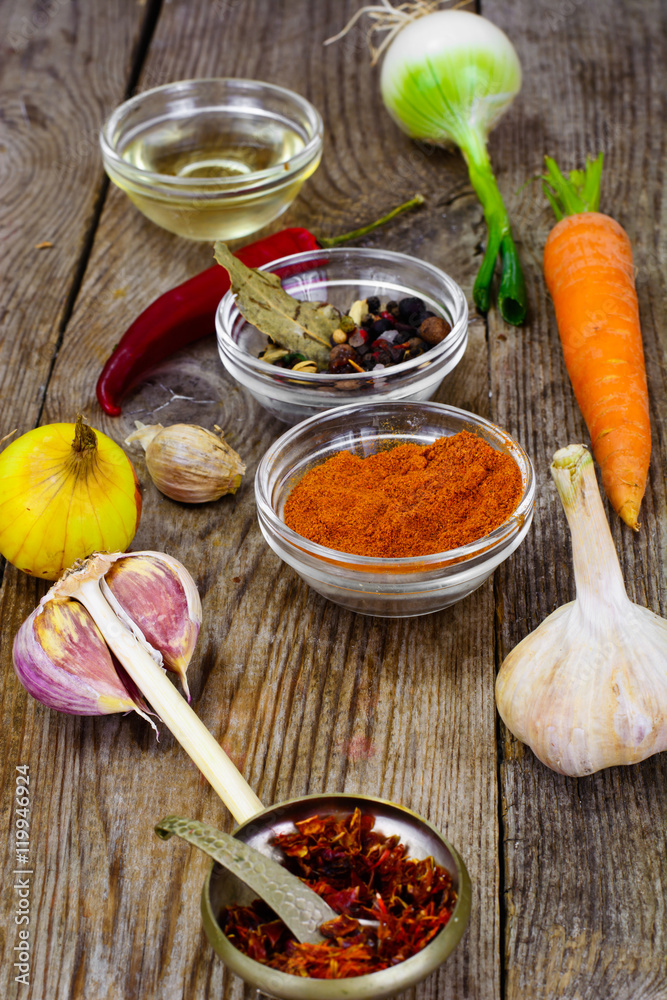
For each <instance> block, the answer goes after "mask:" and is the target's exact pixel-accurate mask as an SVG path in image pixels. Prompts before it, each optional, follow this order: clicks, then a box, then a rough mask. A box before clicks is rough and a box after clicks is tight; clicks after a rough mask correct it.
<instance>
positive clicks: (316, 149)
mask: <svg viewBox="0 0 667 1000" xmlns="http://www.w3.org/2000/svg"><path fill="white" fill-rule="evenodd" d="M100 144H101V147H102V158H103V160H104V167H105V170H106V172H107V174H108V175H109V177H110V178H111V180H112V181H113V182H114V184H117V185H118V187H119V188H121V189H122V190H123V191H125V193H126V194H127V195H128V197H129V198H130V199H131V200H132V201H133V202H134V204H135V205H136V206H137V208H139V209H140V211H142V212H143V214H144V215H145V216H147V217H148V218H149V219H151V220H152V221H153V222H156V223H157V224H158V225H159V226H162V227H163V229H168V230H169V232H172V233H177V234H178V235H179V236H186V237H188V238H189V239H192V240H207V241H209V242H210V241H212V240H217V239H220V240H235V239H238V238H239V237H241V236H247V235H248V234H249V233H254V232H256V230H258V229H261V228H262V227H263V226H265V225H267V223H269V222H271V221H272V220H273V219H275V218H277V217H278V216H279V215H281V214H282V212H284V211H285V209H286V208H288V207H289V205H290V204H291V203H292V202H293V201H294V199H295V198H296V196H297V194H298V193H299V190H300V188H301V185H302V184H303V182H304V181H305V180H306V178H308V177H310V175H311V174H312V173H314V171H315V170H316V169H317V166H318V164H319V162H320V157H321V155H322V119H321V117H320V115H319V113H318V112H317V111H316V110H315V108H314V107H313V106H312V105H311V104H309V102H308V101H306V100H305V99H304V98H303V97H300V96H299V95H298V94H295V93H293V92H292V91H291V90H285V88H284V87H276V86H274V85H273V84H270V83H263V82H261V81H260V80H235V79H224V78H223V79H203V80H181V81H179V82H177V83H167V84H165V85H164V86H162V87H155V88H154V89H153V90H147V91H146V92H145V93H143V94H138V95H137V96H136V97H133V98H131V99H130V100H129V101H126V102H125V103H124V104H121V105H120V107H118V108H116V110H115V111H114V112H113V114H112V115H111V117H110V118H109V119H108V121H107V122H106V123H105V125H104V127H103V129H102V132H101V134H100Z"/></svg>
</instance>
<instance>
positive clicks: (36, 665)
mask: <svg viewBox="0 0 667 1000" xmlns="http://www.w3.org/2000/svg"><path fill="white" fill-rule="evenodd" d="M136 555H142V556H146V555H150V556H159V557H162V558H163V559H167V560H168V561H172V562H174V563H176V565H178V566H180V565H181V564H180V563H178V562H177V560H170V557H168V556H166V555H165V554H164V553H137V554H136ZM126 556H127V557H129V556H130V554H129V553H127V554H125V553H122V552H113V553H108V552H104V553H96V554H95V555H92V556H90V557H89V558H88V559H86V560H85V562H84V563H82V564H80V565H77V566H75V567H73V568H72V569H71V570H68V571H67V572H66V573H65V574H64V576H62V577H61V579H60V580H58V582H57V583H56V584H55V585H54V586H53V587H52V588H51V590H50V591H49V594H47V596H46V597H45V598H44V601H43V602H42V604H44V602H46V601H47V600H53V599H56V600H61V601H64V600H67V599H70V600H71V601H72V603H74V602H76V603H78V604H79V605H83V608H84V609H85V611H86V612H87V614H88V615H89V616H90V618H91V619H92V620H93V622H94V623H95V626H96V628H97V630H98V631H99V634H100V635H101V636H102V638H103V640H104V643H105V644H106V646H107V647H108V649H109V650H110V651H111V653H112V654H113V655H114V656H115V657H116V658H117V660H118V661H119V662H120V664H121V666H122V667H123V669H124V670H125V671H126V672H127V674H128V676H129V678H130V680H131V681H132V682H133V683H134V684H135V685H136V687H137V688H138V689H139V691H140V692H141V694H142V695H143V696H144V697H145V698H146V701H147V702H148V703H149V704H150V705H151V707H152V709H153V710H154V711H155V712H156V713H157V715H158V716H159V717H160V718H161V719H162V721H163V722H164V723H165V725H166V726H168V728H169V729H170V730H171V732H172V733H173V735H174V736H175V737H176V739H177V740H178V742H179V743H180V744H181V746H182V747H183V749H184V750H185V751H186V753H188V754H189V756H190V757H191V759H192V760H193V761H194V763H195V764H196V765H197V767H198V768H199V770H200V771H201V772H202V774H203V775H204V777H205V778H207V779H208V781H209V782H210V784H211V785H212V787H213V788H214V790H215V791H216V792H217V794H218V795H219V796H220V798H221V799H222V801H223V802H224V803H225V805H226V806H227V807H228V809H229V810H230V812H231V813H232V815H233V816H234V818H235V819H236V820H237V822H239V823H242V822H245V820H247V819H250V817H252V816H254V815H256V813H258V812H261V811H262V809H263V806H262V803H261V801H260V800H259V799H258V798H257V796H256V795H255V793H254V792H253V790H252V789H251V788H250V786H249V785H248V783H247V782H246V781H245V779H244V778H243V777H242V776H241V774H239V772H238V770H237V769H236V767H235V766H234V764H233V763H232V762H231V760H230V759H229V757H228V756H227V754H226V753H225V752H224V750H223V749H222V747H221V746H220V745H219V744H218V742H217V741H216V739H215V738H214V737H213V735H212V734H211V733H210V732H209V731H208V729H207V728H206V726H205V725H204V724H203V722H202V721H201V720H200V719H199V718H198V717H197V716H196V715H195V713H194V712H193V711H192V709H191V708H190V706H189V705H188V703H187V702H186V701H185V700H184V699H183V698H182V697H181V695H180V694H179V693H178V691H177V690H176V688H175V686H174V685H173V684H172V683H171V681H170V680H169V679H168V678H167V676H166V674H165V671H164V670H163V668H162V667H161V666H160V664H159V663H157V662H156V660H155V657H154V655H153V654H152V653H151V651H150V646H149V644H148V643H147V642H146V641H145V640H144V639H143V638H142V637H140V635H139V634H138V633H139V630H138V629H137V628H136V625H134V626H132V623H130V622H129V620H127V621H126V620H123V618H121V617H119V615H117V614H116V612H115V611H114V609H113V608H112V606H111V604H110V603H109V601H108V600H107V599H106V597H105V595H104V594H103V592H102V579H103V577H104V576H105V574H107V573H108V572H109V570H110V569H111V567H112V566H113V565H114V564H115V563H116V562H117V561H118V560H119V559H124V558H126ZM182 569H183V570H184V572H187V570H185V568H184V567H182ZM108 593H110V591H108ZM39 610H40V609H39V608H38V609H37V611H38V612H39ZM33 614H35V613H33ZM32 618H33V616H32V615H31V616H30V618H29V619H27V621H26V622H24V624H23V625H22V626H21V629H20V630H19V634H20V633H21V631H22V630H23V629H24V628H26V626H27V625H28V623H30V621H31V619H32ZM124 618H127V616H125V615H124ZM22 650H23V644H22V642H20V641H19V636H18V635H17V638H16V640H15V665H16V661H17V652H21V651H22ZM29 652H30V653H31V654H32V661H31V670H32V673H37V672H39V671H40V669H41V667H42V666H43V662H42V661H40V659H39V657H38V655H36V651H35V650H34V649H29ZM155 652H156V651H155V650H153V653H155ZM71 655H72V657H73V658H75V659H76V660H77V663H76V673H77V674H78V675H80V676H82V677H84V676H86V675H87V669H88V660H87V659H86V658H85V656H84V657H81V656H79V652H78V650H77V648H76V647H73V648H72V649H71ZM47 667H48V664H47ZM24 672H25V671H24V670H22V673H24ZM17 673H18V674H19V679H21V680H22V673H19V671H18V670H17ZM37 692H39V693H37ZM31 693H34V694H35V697H38V698H39V700H40V701H42V702H44V704H46V705H50V707H53V708H59V709H60V710H61V711H70V708H68V707H66V705H67V702H66V701H64V700H63V699H60V700H59V698H58V697H57V696H56V695H53V694H52V692H51V690H50V685H49V675H48V674H46V675H45V676H44V679H43V682H40V683H33V684H32V689H31ZM130 707H135V706H134V705H132V706H130ZM135 710H137V711H139V709H136V708H135ZM77 714H83V713H82V712H77ZM86 714H91V715H94V714H98V713H97V712H95V711H91V712H90V713H86ZM148 721H150V720H148ZM151 724H152V723H151Z"/></svg>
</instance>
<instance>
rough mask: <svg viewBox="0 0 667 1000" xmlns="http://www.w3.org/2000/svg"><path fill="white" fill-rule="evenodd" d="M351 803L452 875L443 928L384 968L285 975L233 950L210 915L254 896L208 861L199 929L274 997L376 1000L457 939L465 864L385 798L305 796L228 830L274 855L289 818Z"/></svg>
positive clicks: (466, 890)
mask: <svg viewBox="0 0 667 1000" xmlns="http://www.w3.org/2000/svg"><path fill="white" fill-rule="evenodd" d="M355 807H358V808H359V809H360V810H361V812H362V813H364V814H365V813H371V814H372V815H373V816H374V817H375V820H376V829H377V830H379V831H380V832H382V833H384V834H385V836H393V835H394V834H397V835H398V836H399V837H400V839H401V841H402V842H403V843H404V844H406V846H407V848H408V855H409V857H412V858H428V857H432V858H433V859H434V860H435V862H436V863H437V864H440V865H442V866H443V867H444V868H446V869H447V870H448V871H449V873H450V874H451V876H452V883H453V886H454V888H455V889H456V892H457V895H458V899H457V901H456V905H455V906H454V910H453V911H452V915H451V917H450V918H449V921H448V923H447V924H446V926H445V927H443V929H442V930H441V931H440V933H439V934H437V935H436V936H435V937H434V938H433V939H432V940H431V941H430V942H429V943H428V944H427V945H426V947H425V948H423V949H422V950H421V951H419V952H417V954H416V955H412V956H411V957H410V958H408V959H406V960H405V961H404V962H400V963H399V964H398V965H395V966H393V967H391V968H389V969H383V970H381V971H380V972H373V973H370V974H368V975H365V976H355V977H353V978H350V979H311V978H309V977H301V976H292V975H288V974H287V973H285V972H280V971H278V970H277V969H272V968H270V967H269V966H267V965H262V964H261V963H260V962H256V961H255V960H254V959H252V958H249V957H248V956H247V955H244V954H243V953H242V952H240V951H239V950H238V949H237V948H235V947H234V945H233V944H232V943H231V941H230V940H229V939H228V938H227V936H226V935H225V934H224V933H223V931H222V928H221V927H220V924H219V923H218V918H219V916H220V914H221V912H222V910H223V909H224V908H225V907H226V906H230V905H231V904H233V903H240V904H241V905H247V904H248V903H249V902H250V901H251V899H252V898H253V896H254V893H252V892H251V891H250V890H249V889H247V888H246V887H245V886H244V885H243V883H241V882H240V881H239V880H238V879H237V878H236V877H235V876H234V875H230V874H229V873H228V872H226V871H225V870H224V869H222V868H221V867H220V865H218V864H216V863H214V864H213V866H212V868H211V870H210V872H209V875H208V877H207V879H206V881H205V883H204V888H203V890H202V898H201V912H202V920H203V923H204V929H205V931H206V936H207V937H208V939H209V941H210V942H211V944H212V945H213V948H214V949H215V951H216V952H217V954H218V955H219V956H220V958H222V960H223V961H224V962H225V964H226V965H227V966H229V968H230V969H232V971H233V972H235V973H236V974H237V975H239V976H241V977H242V978H243V979H244V980H245V981H246V982H247V983H249V984H250V985H251V986H254V987H255V988H256V989H258V990H261V991H262V992H263V993H266V994H268V995H269V996H272V997H280V998H282V1000H380V998H382V997H389V996H393V995H394V994H396V993H401V992H402V991H403V990H407V989H409V988H410V987H411V986H414V985H415V984H416V983H418V982H421V980H422V979H425V978H426V976H428V975H430V974H431V973H432V972H434V971H435V970H436V969H437V968H438V967H439V966H440V965H442V963H443V962H444V961H445V960H446V959H447V958H448V957H449V955H450V954H451V953H452V951H453V950H454V948H455V947H456V945H457V944H458V943H459V941H460V939H461V937H462V936H463V933H464V931H465V929H466V926H467V923H468V918H469V916H470V901H471V886H470V878H469V876H468V872H467V871H466V867H465V864H464V863H463V860H462V859H461V856H460V855H459V853H458V852H457V851H456V849H455V848H454V847H453V846H452V845H451V844H450V843H449V842H448V841H447V840H445V838H444V837H443V836H442V834H441V833H440V831H439V830H437V829H436V828H435V827H434V826H433V825H432V824H431V823H428V822H427V821H426V820H425V819H423V817H421V816H417V815H416V813H413V812H412V811H411V810H409V809H406V808H404V807H403V806H398V805H396V804H395V803H393V802H385V801H383V800H382V799H376V798H371V797H370V796H364V795H350V794H347V795H346V794H331V793H324V794H321V795H305V796H303V797H301V798H299V799H292V800H290V801H288V802H281V803H279V804H278V805H274V806H271V807H270V808H268V809H265V810H264V812H261V813H258V815H257V816H253V817H252V819H250V820H248V821H247V822H246V823H243V824H242V825H241V826H240V827H238V829H236V830H235V831H234V836H235V837H238V838H239V839H240V840H243V841H244V842H245V843H249V844H251V845H252V846H253V847H256V848H257V849H258V850H260V851H263V852H265V853H267V854H271V855H274V856H276V860H280V854H279V853H278V852H277V851H276V848H275V847H273V848H272V846H271V840H272V838H273V837H274V836H275V835H276V834H277V833H283V832H288V831H290V830H292V829H293V825H292V824H293V823H294V822H297V821H299V820H302V819H306V818H307V817H308V816H311V815H313V812H314V811H315V812H317V813H319V814H322V815H337V816H339V817H341V818H342V817H343V816H346V815H349V813H350V812H351V811H352V809H353V808H355Z"/></svg>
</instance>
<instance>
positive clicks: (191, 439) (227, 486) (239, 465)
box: [125, 420, 246, 503]
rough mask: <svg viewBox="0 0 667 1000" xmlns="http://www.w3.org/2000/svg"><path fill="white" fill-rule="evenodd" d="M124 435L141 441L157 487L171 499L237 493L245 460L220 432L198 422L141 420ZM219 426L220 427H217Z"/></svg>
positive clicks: (185, 500) (190, 499)
mask: <svg viewBox="0 0 667 1000" xmlns="http://www.w3.org/2000/svg"><path fill="white" fill-rule="evenodd" d="M135 424H136V426H137V430H136V431H134V432H133V433H132V434H130V436H129V437H128V438H126V439H125V443H126V444H131V443H132V442H133V441H139V442H140V443H141V445H142V446H143V448H144V450H145V452H146V468H147V469H148V473H149V475H150V477H151V479H152V480H153V482H154V483H155V485H156V486H157V488H158V489H159V490H160V491H161V492H162V493H164V494H165V496H168V497H170V499H172V500H180V501H182V502H183V503H206V502H207V501H209V500H218V499H219V498H220V497H221V496H224V495H225V494H226V493H236V491H237V489H238V488H239V486H240V485H241V477H242V476H243V474H244V472H245V469H246V467H245V464H244V463H243V462H242V461H241V458H240V456H239V455H238V454H237V453H236V452H235V451H234V449H233V448H230V446H229V445H228V444H227V442H226V441H225V440H224V439H223V435H222V433H221V434H220V436H218V435H217V434H213V433H212V432H211V431H207V430H206V428H204V427H199V426H198V425H197V424H172V425H171V426H170V427H163V426H162V424H148V425H147V424H142V423H141V421H140V420H135ZM216 430H218V431H219V430H220V428H219V427H216Z"/></svg>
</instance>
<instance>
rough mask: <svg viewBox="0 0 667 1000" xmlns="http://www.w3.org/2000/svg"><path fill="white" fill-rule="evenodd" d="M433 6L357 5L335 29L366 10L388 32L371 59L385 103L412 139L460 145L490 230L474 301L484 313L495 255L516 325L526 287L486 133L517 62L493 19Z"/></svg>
mask: <svg viewBox="0 0 667 1000" xmlns="http://www.w3.org/2000/svg"><path fill="white" fill-rule="evenodd" d="M436 6H437V3H435V2H434V3H431V2H425V0H421V2H415V3H414V4H412V5H410V4H402V5H401V7H400V9H397V8H392V7H391V6H390V4H389V2H388V0H383V3H382V4H381V5H379V6H371V7H364V8H361V10H359V11H357V14H356V15H355V17H354V18H353V19H352V21H350V23H349V24H348V25H347V27H346V28H345V29H344V32H342V33H341V34H344V33H345V31H347V30H349V28H350V27H351V26H352V24H353V23H354V21H355V20H356V19H357V17H359V16H360V15H361V14H362V13H364V12H365V13H368V14H369V16H370V17H371V18H372V19H373V20H374V25H373V27H372V28H371V32H373V31H376V30H389V35H388V36H387V37H386V38H385V39H384V41H383V44H382V45H381V46H380V48H379V49H377V50H375V58H377V57H378V56H379V54H381V53H382V52H383V51H384V53H385V55H384V61H383V64H382V72H381V77H380V88H381V92H382V99H383V101H384V104H385V107H386V108H387V110H388V112H389V114H390V115H391V116H392V118H393V119H394V121H395V122H396V124H397V125H398V126H399V127H400V128H401V129H402V130H403V131H404V132H406V133H407V135H409V136H410V137H411V138H412V139H418V140H422V141H424V142H429V143H433V144H436V145H448V144H450V143H452V142H453V143H455V144H456V145H457V146H458V147H459V149H460V150H461V152H462V154H463V157H464V159H465V161H466V163H467V166H468V172H469V175H470V180H471V183H472V186H473V188H474V189H475V192H476V193H477V196H478V198H479V200H480V202H481V203H482V207H483V209H484V218H485V221H486V225H487V229H488V239H487V243H486V250H485V253H484V258H483V260H482V264H481V267H480V269H479V272H478V274H477V278H476V280H475V284H474V286H473V300H474V302H475V305H476V306H477V308H478V309H479V310H480V311H481V312H488V310H489V308H490V305H491V284H492V281H493V275H494V271H495V266H496V260H497V259H498V256H500V259H501V277H500V288H499V292H498V306H499V309H500V313H501V315H502V316H503V318H504V319H505V320H506V321H507V322H508V323H513V324H515V325H519V324H520V323H522V322H523V320H524V318H525V315H526V286H525V282H524V278H523V272H522V270H521V263H520V261H519V255H518V253H517V249H516V246H515V244H514V240H513V238H512V229H511V226H510V221H509V216H508V214H507V209H506V208H505V204H504V202H503V199H502V195H501V193H500V191H499V189H498V184H497V183H496V178H495V176H494V173H493V169H492V167H491V160H490V159H489V154H488V150H487V137H488V135H489V132H490V131H491V129H492V128H493V127H494V125H495V124H496V122H497V121H498V120H499V118H500V117H501V116H502V115H503V113H504V112H505V111H506V110H507V108H508V107H509V105H510V104H511V102H512V100H513V99H514V97H515V96H516V94H517V93H518V92H519V90H520V88H521V64H520V63H519V58H518V56H517V54H516V51H515V49H514V46H513V45H512V43H511V42H510V40H509V38H508V37H507V35H505V34H504V32H503V31H501V30H500V28H498V27H496V25H494V24H492V23H491V22H490V21H487V20H486V19H485V18H483V17H480V16H479V15H477V14H472V13H469V12H468V11H463V10H452V9H450V10H436V9H435V7H436ZM336 37H340V36H336ZM334 40H335V39H330V40H329V41H334Z"/></svg>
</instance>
